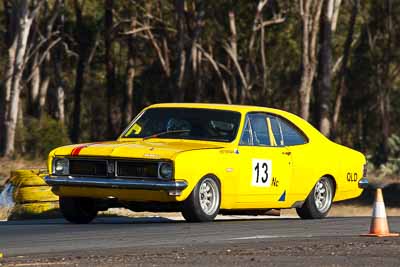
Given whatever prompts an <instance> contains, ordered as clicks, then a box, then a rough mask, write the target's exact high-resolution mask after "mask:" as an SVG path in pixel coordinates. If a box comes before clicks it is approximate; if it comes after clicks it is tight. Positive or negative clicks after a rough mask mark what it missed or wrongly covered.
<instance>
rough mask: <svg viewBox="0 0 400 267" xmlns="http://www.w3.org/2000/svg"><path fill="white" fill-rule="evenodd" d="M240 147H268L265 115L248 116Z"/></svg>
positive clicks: (268, 140)
mask: <svg viewBox="0 0 400 267" xmlns="http://www.w3.org/2000/svg"><path fill="white" fill-rule="evenodd" d="M240 144H241V145H253V146H270V145H271V144H270V139H269V132H268V126H267V116H266V115H265V114H259V113H254V114H248V115H247V117H246V123H245V127H244V129H243V133H242V138H241V140H240Z"/></svg>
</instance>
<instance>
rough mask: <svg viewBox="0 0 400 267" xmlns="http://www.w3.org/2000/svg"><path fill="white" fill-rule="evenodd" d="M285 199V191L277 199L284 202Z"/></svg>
mask: <svg viewBox="0 0 400 267" xmlns="http://www.w3.org/2000/svg"><path fill="white" fill-rule="evenodd" d="M285 199H286V190H285V191H283V194H282V195H281V197H280V198H279V199H278V201H285Z"/></svg>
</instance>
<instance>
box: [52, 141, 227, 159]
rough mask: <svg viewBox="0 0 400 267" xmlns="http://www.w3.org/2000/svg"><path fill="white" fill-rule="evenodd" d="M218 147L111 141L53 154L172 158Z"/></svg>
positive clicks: (182, 142) (67, 149)
mask: <svg viewBox="0 0 400 267" xmlns="http://www.w3.org/2000/svg"><path fill="white" fill-rule="evenodd" d="M218 148H223V146H221V145H215V144H204V143H197V142H188V141H172V142H171V141H170V142H166V141H150V140H140V141H111V142H96V143H85V144H78V145H71V146H64V147H60V148H58V149H56V150H54V156H72V157H76V156H79V157H124V158H150V159H162V158H163V159H173V158H174V157H175V156H176V155H177V154H178V153H181V152H184V151H190V150H198V149H218Z"/></svg>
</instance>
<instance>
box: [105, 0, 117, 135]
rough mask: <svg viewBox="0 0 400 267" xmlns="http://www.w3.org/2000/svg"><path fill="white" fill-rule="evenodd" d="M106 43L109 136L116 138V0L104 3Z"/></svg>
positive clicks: (106, 0)
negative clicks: (114, 11) (114, 23)
mask: <svg viewBox="0 0 400 267" xmlns="http://www.w3.org/2000/svg"><path fill="white" fill-rule="evenodd" d="M104 8H105V16H104V43H105V58H104V60H105V64H106V79H107V136H108V138H110V139H111V138H115V136H116V134H117V129H116V125H115V123H114V120H115V114H114V90H115V63H114V58H113V51H112V49H113V36H112V35H113V29H112V28H113V8H114V0H105V2H104Z"/></svg>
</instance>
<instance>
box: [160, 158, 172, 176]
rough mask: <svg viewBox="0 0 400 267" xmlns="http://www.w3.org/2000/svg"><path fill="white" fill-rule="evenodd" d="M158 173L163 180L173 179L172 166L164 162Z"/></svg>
mask: <svg viewBox="0 0 400 267" xmlns="http://www.w3.org/2000/svg"><path fill="white" fill-rule="evenodd" d="M158 173H159V174H160V177H161V178H162V179H171V178H172V164H171V163H167V162H163V163H161V164H160V165H159V167H158Z"/></svg>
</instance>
